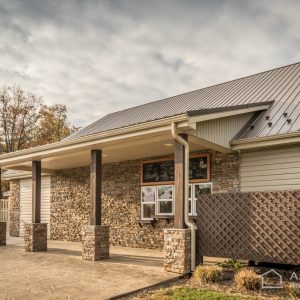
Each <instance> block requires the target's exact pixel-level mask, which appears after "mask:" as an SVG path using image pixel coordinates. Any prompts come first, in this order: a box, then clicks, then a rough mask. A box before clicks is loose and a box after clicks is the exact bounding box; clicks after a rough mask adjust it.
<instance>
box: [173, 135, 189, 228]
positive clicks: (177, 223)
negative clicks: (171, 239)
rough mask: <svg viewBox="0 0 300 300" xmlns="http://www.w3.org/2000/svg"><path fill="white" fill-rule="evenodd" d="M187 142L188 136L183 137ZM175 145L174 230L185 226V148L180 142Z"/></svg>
mask: <svg viewBox="0 0 300 300" xmlns="http://www.w3.org/2000/svg"><path fill="white" fill-rule="evenodd" d="M181 136H182V137H183V138H184V139H185V140H187V138H188V137H187V135H186V134H182V135H181ZM174 143H175V158H174V164H175V166H174V167H175V216H174V228H177V229H183V228H185V224H184V147H183V145H182V144H180V143H179V142H178V141H176V140H175V141H174Z"/></svg>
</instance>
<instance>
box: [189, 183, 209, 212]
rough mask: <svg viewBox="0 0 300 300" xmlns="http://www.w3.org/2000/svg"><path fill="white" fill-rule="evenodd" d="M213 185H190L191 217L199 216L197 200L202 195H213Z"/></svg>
mask: <svg viewBox="0 0 300 300" xmlns="http://www.w3.org/2000/svg"><path fill="white" fill-rule="evenodd" d="M211 193H212V183H211V182H207V183H194V184H190V185H189V215H191V216H196V215H197V199H198V197H201V194H211Z"/></svg>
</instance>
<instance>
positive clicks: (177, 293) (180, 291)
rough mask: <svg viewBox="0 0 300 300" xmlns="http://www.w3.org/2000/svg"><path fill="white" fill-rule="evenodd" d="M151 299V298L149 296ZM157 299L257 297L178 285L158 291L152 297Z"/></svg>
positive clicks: (191, 299)
mask: <svg viewBox="0 0 300 300" xmlns="http://www.w3.org/2000/svg"><path fill="white" fill-rule="evenodd" d="M150 299H151V298H150ZM152 299H157V300H248V299H249V300H250V299H251V300H253V299H257V298H253V297H244V296H240V295H237V294H232V295H230V294H228V293H224V292H219V291H210V290H200V289H196V288H191V287H179V288H174V289H166V290H163V291H158V292H157V293H156V294H155V295H154V298H152Z"/></svg>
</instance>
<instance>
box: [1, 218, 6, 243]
mask: <svg viewBox="0 0 300 300" xmlns="http://www.w3.org/2000/svg"><path fill="white" fill-rule="evenodd" d="M5 245H6V222H0V246H5Z"/></svg>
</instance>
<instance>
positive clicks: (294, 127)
mask: <svg viewBox="0 0 300 300" xmlns="http://www.w3.org/2000/svg"><path fill="white" fill-rule="evenodd" d="M267 101H274V103H273V105H272V106H271V107H270V108H269V109H268V110H266V111H264V112H263V113H261V114H260V115H259V117H258V118H257V119H256V120H255V121H254V122H253V124H252V126H251V128H250V127H249V128H245V130H243V132H242V133H240V135H239V138H252V137H262V136H268V135H273V134H282V133H289V132H293V131H298V130H300V106H299V102H300V63H295V64H292V65H288V66H284V67H280V68H277V69H273V70H270V71H265V72H262V73H258V74H254V75H250V76H247V77H243V78H240V79H235V80H232V81H229V82H225V83H220V84H217V85H213V86H210V87H206V88H202V89H199V90H195V91H191V92H188V93H184V94H181V95H177V96H173V97H169V98H166V99H162V100H158V101H154V102H150V103H147V104H143V105H140V106H136V107H132V108H129V109H125V110H122V111H118V112H115V113H111V114H108V115H106V116H104V117H103V118H101V119H99V120H97V121H96V122H94V123H92V124H90V125H88V126H86V127H84V128H83V129H81V130H79V131H78V132H76V133H74V134H72V135H71V136H69V137H68V138H67V140H70V139H75V138H78V137H82V136H87V135H91V134H95V133H99V132H104V131H108V130H113V129H118V128H122V127H127V126H131V125H136V124H141V123H145V122H149V121H154V120H158V119H163V118H166V117H172V116H176V115H180V114H184V113H187V112H190V111H201V110H208V109H216V108H228V107H233V106H238V105H247V104H254V103H257V104H259V103H263V102H267ZM284 113H286V114H284ZM270 123H272V124H270Z"/></svg>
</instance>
